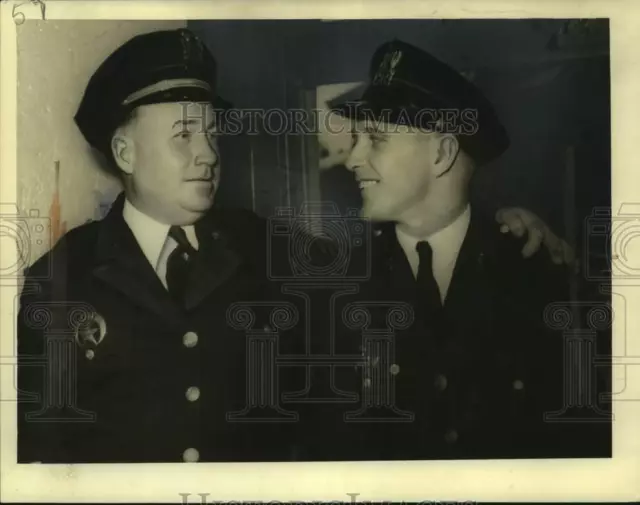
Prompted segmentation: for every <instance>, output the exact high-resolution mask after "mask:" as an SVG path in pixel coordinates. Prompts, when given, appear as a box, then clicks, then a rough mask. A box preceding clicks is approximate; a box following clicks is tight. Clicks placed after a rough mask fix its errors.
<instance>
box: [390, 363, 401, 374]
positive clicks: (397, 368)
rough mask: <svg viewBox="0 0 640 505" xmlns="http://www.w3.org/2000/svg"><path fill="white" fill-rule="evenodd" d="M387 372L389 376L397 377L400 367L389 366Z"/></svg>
mask: <svg viewBox="0 0 640 505" xmlns="http://www.w3.org/2000/svg"><path fill="white" fill-rule="evenodd" d="M389 371H390V372H391V375H398V374H399V373H400V366H399V365H396V364H393V365H391V368H389Z"/></svg>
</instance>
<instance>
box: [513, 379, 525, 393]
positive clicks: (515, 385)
mask: <svg viewBox="0 0 640 505" xmlns="http://www.w3.org/2000/svg"><path fill="white" fill-rule="evenodd" d="M513 389H517V390H518V391H520V390H521V389H524V382H522V381H521V380H515V381H513Z"/></svg>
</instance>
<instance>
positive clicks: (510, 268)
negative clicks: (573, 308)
mask: <svg viewBox="0 0 640 505" xmlns="http://www.w3.org/2000/svg"><path fill="white" fill-rule="evenodd" d="M480 229H481V235H482V242H483V251H484V252H485V254H488V255H489V257H490V258H491V260H492V263H493V265H494V268H495V269H496V270H498V271H499V272H500V274H501V275H500V277H501V278H502V279H504V280H505V282H508V283H509V284H511V285H514V286H518V287H520V288H522V289H525V290H528V291H529V292H530V293H531V295H532V296H533V295H536V294H537V295H538V296H540V297H542V298H545V299H548V298H550V297H551V298H554V297H555V298H557V297H561V296H565V293H566V292H567V290H568V286H569V283H570V281H571V276H572V275H573V274H572V272H571V269H570V268H569V267H568V266H567V265H565V264H561V265H558V264H556V263H554V262H553V261H552V259H551V256H550V254H549V253H548V252H547V250H546V249H545V248H544V246H543V245H541V246H540V249H539V250H538V251H536V252H535V253H534V254H533V255H532V256H531V257H528V258H525V257H524V256H523V254H522V249H523V248H524V246H525V244H526V243H527V237H526V235H525V236H524V237H517V236H515V235H514V234H512V233H503V232H502V231H501V230H500V224H499V223H498V222H497V221H495V220H493V221H491V220H490V219H483V220H482V222H481V224H480Z"/></svg>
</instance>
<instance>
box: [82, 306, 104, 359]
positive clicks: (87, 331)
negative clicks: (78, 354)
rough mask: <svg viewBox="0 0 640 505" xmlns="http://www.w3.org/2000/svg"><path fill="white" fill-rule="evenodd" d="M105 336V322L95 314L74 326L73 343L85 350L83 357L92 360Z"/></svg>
mask: <svg viewBox="0 0 640 505" xmlns="http://www.w3.org/2000/svg"><path fill="white" fill-rule="evenodd" d="M106 335H107V322H106V321H105V320H104V317H102V316H101V315H100V314H98V313H97V312H94V313H92V314H90V315H89V316H87V317H86V319H85V320H84V321H82V322H81V323H80V324H78V325H77V326H76V332H75V341H76V344H78V346H79V347H80V348H81V349H85V350H86V352H85V356H86V357H87V358H88V359H93V357H94V356H95V348H96V347H98V346H99V345H100V343H101V342H102V341H103V340H104V338H105V337H106Z"/></svg>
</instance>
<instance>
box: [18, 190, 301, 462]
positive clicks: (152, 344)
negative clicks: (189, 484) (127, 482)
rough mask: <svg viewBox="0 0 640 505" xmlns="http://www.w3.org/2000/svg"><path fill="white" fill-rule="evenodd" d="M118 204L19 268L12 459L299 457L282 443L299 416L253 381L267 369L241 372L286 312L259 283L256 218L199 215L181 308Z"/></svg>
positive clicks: (262, 279)
mask: <svg viewBox="0 0 640 505" xmlns="http://www.w3.org/2000/svg"><path fill="white" fill-rule="evenodd" d="M123 202H124V198H123V196H122V195H121V196H120V198H119V199H118V200H117V201H116V203H115V204H114V206H113V208H112V210H111V211H110V212H109V214H108V215H107V216H106V218H105V219H103V220H102V221H99V222H92V223H89V224H86V225H83V226H80V227H78V228H77V229H74V230H72V231H70V232H69V233H67V234H66V235H65V236H64V237H63V238H62V239H61V240H60V241H59V242H58V244H57V245H56V246H55V247H54V248H53V250H52V251H50V252H49V253H48V254H46V255H45V256H44V257H43V258H41V259H40V260H39V261H37V262H36V263H35V264H34V265H33V267H32V268H30V269H29V271H28V272H27V275H26V282H25V287H24V290H23V294H22V297H21V308H20V312H19V320H18V345H19V372H18V374H19V377H18V387H19V390H20V392H19V398H20V403H19V419H18V423H19V426H18V461H19V462H32V461H40V462H45V463H58V462H59V463H84V462H172V461H175V462H179V461H183V460H189V461H194V460H199V461H269V460H285V461H286V460H289V459H291V458H293V457H295V455H294V454H293V449H292V447H291V446H290V445H289V444H288V442H287V440H290V439H291V437H290V436H289V434H288V433H289V430H290V428H291V426H292V424H291V422H292V421H294V420H295V415H294V414H292V413H290V412H285V411H284V410H283V409H279V408H278V407H277V403H278V402H277V401H269V402H266V408H265V402H264V401H263V400H264V397H265V394H266V393H264V391H262V392H261V390H260V387H262V386H264V387H269V385H270V384H267V383H266V382H268V381H271V382H273V381H274V379H273V378H272V377H273V375H272V374H273V373H274V370H273V368H270V369H268V370H267V373H266V374H262V375H260V373H262V372H259V373H257V374H256V373H249V371H248V369H247V367H248V366H253V365H255V363H253V365H252V362H251V360H252V359H253V361H254V362H255V361H256V359H255V356H254V355H253V354H251V353H252V352H253V351H256V348H257V347H260V345H262V346H263V347H262V348H261V349H262V350H263V351H264V349H265V347H264V346H267V348H269V349H271V348H270V347H269V346H270V345H271V344H272V343H273V339H271V335H272V334H274V332H277V331H278V329H279V328H280V329H286V327H288V322H287V314H289V315H290V314H291V310H289V309H290V307H289V306H287V304H286V303H283V302H282V300H281V299H280V298H279V297H278V294H277V291H273V290H272V286H273V283H269V282H267V280H266V274H265V257H264V251H265V250H266V244H265V237H266V235H265V227H264V223H263V222H262V221H261V220H260V219H258V218H257V216H255V215H254V214H252V213H250V212H244V211H237V212H236V211H233V212H232V211H222V210H216V211H213V212H212V213H211V214H210V215H209V216H207V217H206V218H204V219H202V220H201V221H200V222H198V223H197V224H196V233H197V235H198V239H199V243H200V247H199V250H200V253H199V254H198V257H197V258H198V259H197V264H196V266H195V269H194V271H193V272H192V277H191V279H190V284H189V287H188V297H187V304H186V309H185V310H182V309H179V308H178V306H177V305H176V304H175V303H174V302H173V301H172V299H171V298H170V296H169V294H168V292H167V291H166V289H165V288H164V286H163V285H162V284H161V281H160V280H159V278H158V277H157V275H156V273H155V272H154V270H153V268H152V267H151V265H150V264H149V262H148V261H147V259H146V258H145V256H144V254H143V253H142V251H141V249H140V247H139V246H138V244H137V242H136V240H135V238H134V236H133V234H132V233H131V231H130V229H129V227H128V226H127V224H126V223H125V221H124V219H123V217H122V208H123ZM274 293H276V294H274ZM283 304H284V309H283ZM278 306H279V307H280V309H281V310H280V312H279V318H278V321H277V322H278V324H279V325H280V327H279V328H278V327H276V326H274V325H273V317H272V316H273V310H274V309H277V307H278ZM283 310H284V312H283ZM287 311H289V312H287ZM283 314H284V317H283ZM269 325H270V326H269ZM289 326H290V325H289ZM251 336H252V338H253V340H251V339H250V338H249V337H251ZM260 338H262V340H260ZM250 340H251V344H250ZM258 344H259V345H258ZM250 348H251V349H253V351H252V350H250ZM258 351H259V350H258ZM263 354H264V352H263ZM252 356H254V357H253V358H252ZM258 361H259V360H258ZM262 376H265V377H271V378H270V379H268V381H266V382H265V381H262V379H260V377H262ZM261 403H262V407H261V406H260V404H261ZM270 406H271V407H270ZM274 406H275V407H274ZM252 407H253V408H252ZM265 419H267V422H264V420H265ZM274 419H276V420H278V421H279V422H273V421H274ZM251 421H253V422H251ZM256 421H257V422H256Z"/></svg>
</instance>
